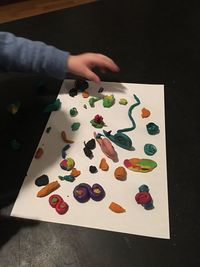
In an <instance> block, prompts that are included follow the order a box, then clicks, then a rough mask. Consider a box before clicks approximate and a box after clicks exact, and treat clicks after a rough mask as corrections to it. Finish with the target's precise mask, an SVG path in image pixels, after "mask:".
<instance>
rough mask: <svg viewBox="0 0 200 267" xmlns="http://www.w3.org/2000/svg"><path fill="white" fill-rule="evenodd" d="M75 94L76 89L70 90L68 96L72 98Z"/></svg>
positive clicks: (76, 92)
mask: <svg viewBox="0 0 200 267" xmlns="http://www.w3.org/2000/svg"><path fill="white" fill-rule="evenodd" d="M77 94H78V90H77V89H76V88H72V89H70V90H69V95H70V96H71V97H74V96H76V95H77Z"/></svg>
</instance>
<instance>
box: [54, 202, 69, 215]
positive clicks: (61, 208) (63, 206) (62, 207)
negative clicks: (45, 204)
mask: <svg viewBox="0 0 200 267" xmlns="http://www.w3.org/2000/svg"><path fill="white" fill-rule="evenodd" d="M68 209H69V206H68V204H67V203H66V202H64V201H63V202H58V204H57V205H56V211H57V213H59V214H60V215H62V214H65V213H66V212H67V211H68Z"/></svg>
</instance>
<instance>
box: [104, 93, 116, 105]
mask: <svg viewBox="0 0 200 267" xmlns="http://www.w3.org/2000/svg"><path fill="white" fill-rule="evenodd" d="M114 103H115V98H114V96H113V95H106V96H104V98H103V106H104V108H110V107H112V106H113V105H114Z"/></svg>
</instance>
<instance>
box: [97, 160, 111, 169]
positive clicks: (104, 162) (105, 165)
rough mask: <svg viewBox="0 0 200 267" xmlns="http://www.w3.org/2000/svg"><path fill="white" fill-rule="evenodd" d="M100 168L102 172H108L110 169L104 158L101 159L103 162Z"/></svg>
mask: <svg viewBox="0 0 200 267" xmlns="http://www.w3.org/2000/svg"><path fill="white" fill-rule="evenodd" d="M99 168H100V169H101V170H102V171H107V170H108V169H109V165H108V163H107V162H106V159H105V158H102V159H101V162H100V164H99Z"/></svg>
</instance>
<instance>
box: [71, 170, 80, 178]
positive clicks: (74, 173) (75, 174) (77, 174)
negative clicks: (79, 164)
mask: <svg viewBox="0 0 200 267" xmlns="http://www.w3.org/2000/svg"><path fill="white" fill-rule="evenodd" d="M80 174H81V171H79V170H77V169H76V168H73V169H72V170H71V173H70V175H72V176H74V177H78V176H79V175H80Z"/></svg>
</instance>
